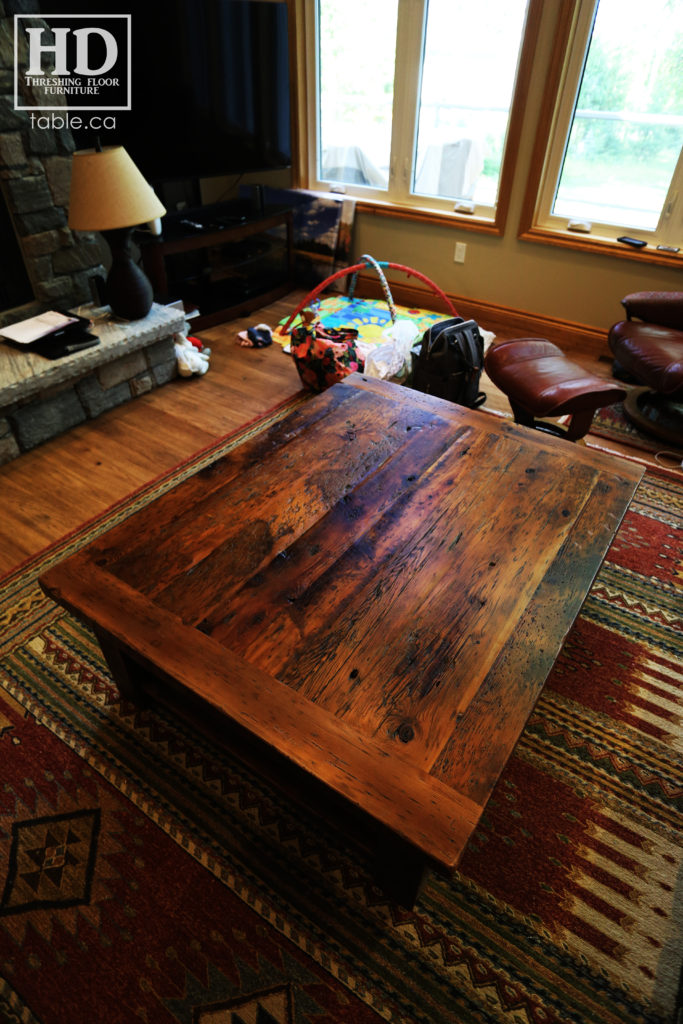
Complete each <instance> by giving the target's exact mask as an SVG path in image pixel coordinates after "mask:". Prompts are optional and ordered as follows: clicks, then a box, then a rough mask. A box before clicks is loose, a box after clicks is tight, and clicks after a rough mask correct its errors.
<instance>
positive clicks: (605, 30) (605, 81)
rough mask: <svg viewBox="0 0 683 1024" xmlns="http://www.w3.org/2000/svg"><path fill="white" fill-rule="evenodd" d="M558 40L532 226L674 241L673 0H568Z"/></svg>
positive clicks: (676, 97)
mask: <svg viewBox="0 0 683 1024" xmlns="http://www.w3.org/2000/svg"><path fill="white" fill-rule="evenodd" d="M564 48H565V53H567V54H568V58H567V59H566V61H565V64H564V71H563V76H562V80H561V81H560V83H559V88H558V94H557V102H556V105H555V112H554V128H553V131H552V134H551V135H550V137H549V140H548V144H547V148H546V151H545V159H544V167H543V170H542V173H541V174H540V176H539V177H538V178H537V180H536V188H537V191H536V213H535V217H534V226H535V227H539V228H541V229H546V230H548V231H554V232H558V233H567V232H569V231H571V230H578V231H580V232H583V233H585V234H587V235H590V236H591V237H596V238H598V239H604V240H607V241H611V242H613V241H614V240H616V239H617V238H618V237H619V236H620V235H630V236H635V237H637V238H640V239H642V240H643V241H646V242H647V243H648V244H649V245H651V246H653V247H656V246H657V245H660V246H681V247H683V159H682V158H681V150H682V144H683V0H648V2H647V3H643V2H642V0H578V2H577V4H576V12H575V18H574V22H573V24H572V25H571V27H570V28H569V31H568V34H567V37H566V40H565V42H564ZM546 131H547V126H546ZM539 186H540V187H539Z"/></svg>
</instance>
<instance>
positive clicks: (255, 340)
mask: <svg viewBox="0 0 683 1024" xmlns="http://www.w3.org/2000/svg"><path fill="white" fill-rule="evenodd" d="M237 341H238V342H239V344H240V345H241V346H242V348H267V346H268V345H272V344H273V332H272V330H271V329H270V327H269V326H268V324H257V325H256V327H248V328H247V330H246V331H240V332H239V334H238V335H237Z"/></svg>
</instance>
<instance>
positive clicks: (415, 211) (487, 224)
mask: <svg viewBox="0 0 683 1024" xmlns="http://www.w3.org/2000/svg"><path fill="white" fill-rule="evenodd" d="M349 198H353V197H349ZM356 211H357V212H359V213H367V214H370V215H372V216H376V217H394V218H396V219H399V220H413V221H421V222H423V223H426V224H443V225H444V226H446V227H450V228H454V227H457V228H462V229H463V230H464V231H478V232H480V233H482V234H487V235H502V233H503V229H502V227H501V226H500V225H499V224H497V223H496V221H495V219H494V218H493V217H482V216H477V215H476V214H470V213H466V214H462V213H450V212H448V211H446V210H432V209H429V208H427V207H423V206H407V205H405V206H403V205H401V204H399V203H392V202H389V200H382V199H360V198H358V197H356Z"/></svg>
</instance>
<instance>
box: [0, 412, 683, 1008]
mask: <svg viewBox="0 0 683 1024" xmlns="http://www.w3.org/2000/svg"><path fill="white" fill-rule="evenodd" d="M251 429H258V428H251ZM233 443H234V439H228V440H226V441H225V442H224V443H223V444H222V445H220V446H218V447H217V448H216V449H215V451H214V452H211V453H208V454H207V455H205V456H204V458H205V459H206V458H211V457H212V455H214V454H216V453H217V452H218V453H219V452H220V450H221V449H222V448H223V449H224V448H226V447H229V446H230V445H231V444H233ZM191 469H192V465H190V466H189V467H185V468H184V469H183V470H179V471H177V472H176V473H174V474H170V475H169V476H168V477H167V478H165V479H164V480H162V481H158V482H157V483H156V484H154V485H152V486H150V487H149V488H147V489H146V490H145V491H144V492H142V493H140V494H139V495H138V496H137V497H136V498H134V499H132V500H131V501H130V502H128V503H127V504H126V505H124V506H123V507H119V508H117V509H114V510H112V511H111V513H109V514H108V515H107V516H104V517H102V519H101V520H100V521H98V522H96V523H92V524H90V525H89V526H87V527H84V529H83V531H81V533H80V534H79V535H77V536H74V537H71V538H69V539H68V540H67V541H66V542H64V543H63V544H61V545H59V546H57V547H56V548H53V549H51V550H49V551H47V552H46V553H44V555H42V556H41V557H38V558H36V559H34V560H33V561H32V562H31V563H30V564H27V565H25V566H24V567H23V569H22V571H21V572H19V573H17V574H15V575H14V576H13V577H12V578H10V579H8V580H6V581H5V584H4V586H3V588H2V590H1V592H0V637H1V643H0V1020H1V1021H3V1022H10V1021H17V1022H19V1021H21V1022H24V1024H32V1022H36V1024H95V1022H102V1024H105V1022H106V1024H139V1022H147V1024H178V1022H182V1024H337V1022H339V1024H342V1022H343V1024H375V1022H380V1021H382V1020H385V1021H392V1022H401V1024H450V1022H453V1024H468V1022H471V1024H480V1022H501V1024H502V1022H509V1024H527V1022H530V1024H561V1022H562V1024H650V1022H651V1024H664V1022H666V1024H673V1022H674V1019H675V1016H674V1015H675V1012H676V1005H677V999H678V992H679V984H680V972H681V963H682V961H683V939H682V935H683V931H682V929H683V843H682V842H681V837H682V835H683V829H682V827H681V826H682V825H683V813H682V806H681V805H682V802H683V772H682V766H683V749H682V748H683V733H682V730H681V719H682V716H683V695H682V692H681V684H682V680H683V666H682V660H681V653H682V649H683V645H682V643H681V624H682V605H681V590H680V585H681V579H682V575H683V572H682V568H683V567H682V562H681V544H680V532H679V531H680V526H681V521H682V519H683V502H682V497H683V487H682V486H681V484H680V483H678V482H676V481H675V480H672V479H667V478H666V477H665V476H659V475H648V476H647V477H646V478H645V480H644V482H643V483H642V484H641V486H640V488H639V490H638V492H637V495H636V497H635V500H634V502H633V504H632V507H631V509H630V511H629V512H628V513H627V515H626V518H625V520H624V523H623V525H622V527H621V529H620V531H619V533H618V535H617V538H616V540H615V542H614V544H613V546H612V549H611V551H610V553H609V555H608V558H607V561H606V562H605V564H604V567H603V568H602V570H601V572H600V574H599V576H598V578H597V580H596V582H595V585H594V586H593V588H592V590H591V592H590V595H589V597H588V599H587V601H586V603H585V606H584V609H583V612H582V614H581V616H580V618H579V619H578V620H577V623H576V625H575V627H574V628H573V630H572V631H571V633H570V635H569V637H568V639H567V642H566V644H565V647H564V650H563V651H562V653H561V655H560V657H559V659H558V661H557V663H556V666H555V668H554V670H553V672H552V674H551V676H550V678H549V680H548V683H547V685H546V688H545V690H544V693H543V696H542V698H541V700H540V702H539V704H538V706H537V709H536V711H535V713H534V714H533V716H532V718H531V720H530V722H529V724H528V727H527V729H526V731H525V732H524V734H523V736H522V738H521V740H520V742H519V744H518V747H517V749H516V751H515V753H514V755H513V757H512V758H511V760H510V762H509V765H508V767H507V769H506V771H505V773H504V775H503V777H502V778H501V780H500V783H499V785H498V787H497V789H496V790H495V793H494V796H493V798H492V800H491V802H490V805H489V807H488V808H487V811H486V814H485V817H484V819H483V821H482V822H481V825H480V827H479V828H478V830H477V832H476V833H475V835H474V838H473V840H472V842H471V844H470V846H469V848H468V849H467V851H466V854H465V857H464V859H463V861H462V864H461V867H460V870H459V871H458V872H457V874H456V875H455V876H454V877H453V878H452V879H449V880H445V879H442V878H438V877H436V876H435V877H433V878H432V879H431V880H430V881H429V883H428V884H427V886H426V888H425V890H424V892H423V894H422V895H421V897H420V899H419V901H418V903H417V904H416V906H415V908H414V910H412V911H407V910H405V909H401V908H400V907H398V906H396V905H394V904H392V903H391V902H390V901H388V900H387V898H386V897H385V895H384V894H383V892H382V891H381V889H379V888H377V887H376V886H374V885H373V884H372V882H371V879H370V874H369V870H368V865H367V863H366V862H365V861H364V860H363V857H362V856H361V855H360V854H359V853H358V851H357V850H355V849H354V848H353V847H352V846H351V845H350V844H349V843H348V841H347V840H346V839H345V838H344V837H343V836H342V835H340V834H338V833H336V832H335V831H334V830H333V829H332V828H330V827H329V826H325V827H323V826H322V824H321V822H320V820H318V819H316V818H315V817H314V816H313V815H312V814H311V813H309V812H307V811H306V810H305V808H302V807H301V806H299V805H298V803H296V802H295V801H294V800H293V799H292V798H291V797H286V796H284V795H283V794H282V793H281V792H280V791H279V790H278V789H277V788H276V787H275V786H273V785H272V784H268V783H266V782H265V781H263V779H261V778H260V777H259V776H258V775H256V774H254V773H253V771H251V770H249V769H247V767H245V765H244V764H242V763H241V762H240V761H239V760H238V759H237V758H236V757H234V756H232V755H231V753H230V751H229V750H227V749H224V748H222V747H221V746H220V745H219V744H217V743H214V742H211V741H209V740H208V739H206V738H204V737H203V736H202V735H200V734H199V733H198V732H196V731H195V730H194V729H193V727H192V726H191V725H190V724H189V723H188V722H186V721H185V720H183V719H182V718H180V717H178V716H174V715H172V714H171V713H169V712H168V711H164V710H161V709H157V708H155V707H147V708H145V709H140V708H136V707H135V706H133V705H131V704H129V703H126V702H124V701H122V700H121V699H120V697H119V694H118V692H117V690H116V688H115V686H114V685H113V683H112V681H111V679H110V677H109V675H108V673H107V670H106V668H105V665H104V662H103V660H102V657H101V654H100V651H99V648H98V646H97V643H96V642H95V640H94V638H93V637H92V635H91V634H90V633H89V632H88V631H87V630H86V629H85V628H84V627H82V626H81V625H80V624H78V623H77V622H76V621H74V620H73V619H72V618H70V616H69V615H68V614H66V613H65V612H63V611H61V610H60V609H58V608H56V607H55V606H54V605H53V604H51V602H50V601H49V600H47V599H46V598H45V597H44V596H43V595H42V593H41V591H40V589H39V588H38V586H37V585H36V577H37V575H38V573H39V572H40V571H41V570H42V569H43V568H44V567H45V566H46V565H47V564H48V563H50V562H52V561H54V560H55V559H57V558H59V557H62V556H63V555H64V554H65V553H66V551H70V550H74V549H75V548H76V547H78V545H79V544H81V543H82V542H83V540H84V539H85V538H86V537H89V536H92V534H93V533H94V532H97V531H99V530H101V529H103V528H105V527H106V526H107V525H108V523H110V522H112V521H113V520H115V519H117V518H119V517H120V516H122V515H125V514H126V513H127V512H129V511H130V510H131V509H132V508H133V507H137V506H138V505H139V504H140V503H142V502H145V501H148V500H150V499H151V498H152V497H154V495H155V494H156V493H158V491H159V490H161V489H163V488H165V487H168V486H170V485H172V484H173V482H174V481H175V480H176V479H177V478H178V477H179V476H180V475H182V473H186V472H188V471H190V470H191Z"/></svg>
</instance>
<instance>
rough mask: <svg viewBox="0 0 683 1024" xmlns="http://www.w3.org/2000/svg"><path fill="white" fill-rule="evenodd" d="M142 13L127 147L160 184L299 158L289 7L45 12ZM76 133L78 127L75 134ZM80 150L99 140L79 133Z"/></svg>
mask: <svg viewBox="0 0 683 1024" xmlns="http://www.w3.org/2000/svg"><path fill="white" fill-rule="evenodd" d="M65 7H66V8H68V10H69V11H70V12H73V13H79V11H80V10H81V8H82V10H83V13H87V14H97V13H117V12H119V13H129V12H132V21H131V36H132V60H131V66H132V101H131V106H132V109H131V110H130V111H117V112H116V115H115V116H116V129H115V130H109V131H102V132H101V133H100V142H101V144H102V145H103V146H105V145H115V144H121V145H123V146H125V147H126V149H127V150H128V152H129V154H130V156H131V157H132V158H133V160H134V161H135V163H136V164H137V166H138V167H139V168H140V170H141V171H142V172H143V174H144V175H145V176H146V177H147V179H148V180H149V181H151V182H152V183H161V182H168V181H177V180H179V179H186V178H187V179H199V178H204V177H212V176H217V175H232V174H244V173H246V172H254V171H265V170H270V169H276V168H285V167H289V166H290V165H291V152H292V151H291V135H290V83H289V39H288V22H287V4H286V3H284V2H276V0H163V2H160V0H145V2H144V3H138V4H130V0H128V2H127V3H120V2H117V0H96V2H92V0H91V2H89V3H87V4H79V3H76V2H74V0H70V3H69V4H66V5H65V4H64V3H63V0H62V2H60V3H54V2H53V0H43V2H42V3H40V10H41V12H43V13H60V12H61V11H62V10H63V9H64V8H65ZM75 134H76V133H75ZM76 144H77V146H78V147H79V148H87V147H91V146H93V144H94V137H93V135H92V134H89V133H87V132H81V133H79V134H76Z"/></svg>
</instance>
